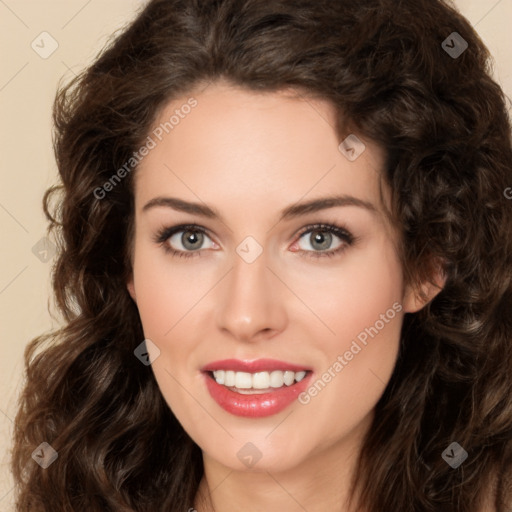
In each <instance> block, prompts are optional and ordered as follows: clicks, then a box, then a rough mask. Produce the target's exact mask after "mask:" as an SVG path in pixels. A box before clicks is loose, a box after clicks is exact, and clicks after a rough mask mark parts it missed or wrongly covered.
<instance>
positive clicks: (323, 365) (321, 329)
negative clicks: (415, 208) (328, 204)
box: [128, 82, 435, 512]
mask: <svg viewBox="0 0 512 512" xmlns="http://www.w3.org/2000/svg"><path fill="white" fill-rule="evenodd" d="M291 92H292V91H280V92H273V93H257V92H252V91H246V90H242V89H240V88H235V87H232V86H230V85H229V84H227V83H225V82H217V83H214V84H211V85H209V86H208V87H207V88H206V89H204V90H197V91H195V92H194V93H193V96H194V98H196V99H197V102H198V104H197V106H196V107H195V108H193V109H192V110H191V112H190V113H189V114H188V115H187V116H185V117H184V118H183V119H180V122H179V124H177V125H176V126H175V127H174V128H173V130H172V131H171V132H170V133H169V134H168V135H167V136H165V137H164V138H163V139H162V141H161V142H158V144H157V146H156V147H155V148H154V149H152V150H151V151H150V152H149V154H148V155H147V156H146V157H145V158H144V159H143V161H142V162H141V164H140V166H139V168H138V169H137V171H136V172H137V174H136V181H135V233H134V240H133V254H132V257H133V276H132V278H131V279H130V281H129V282H128V290H129V292H130V294H131V296H132V298H133V299H134V301H135V302H136V304H137V306H138V309H139V312H140V317H141V321H142V325H143V329H144V334H145V337H146V338H149V339H151V340H152V341H153V343H154V344H155V345H156V346H157V347H158V348H159V350H160V355H159V357H157V358H156V359H155V361H154V362H153V364H152V369H153V372H154V375H155V377H156V380H157V382H158V385H159V387H160V389H161V392H162V394H163V396H164V398H165V400H166V402H167V403H168V405H169V407H170V408H171V409H172V411H173V412H174V414H175V415H176V417H177V418H178V420H179V421H180V423H181V424H182V425H183V427H184V428H185V430H186V431H187V432H188V434H189V435H190V436H191V437H192V439H194V441H195V442H196V443H197V444H198V445H199V446H200V448H201V449H202V451H203V460H204V467H205V476H204V478H203V480H202V482H201V486H200V492H199V493H198V497H197V500H196V503H194V504H192V503H191V507H193V506H194V507H196V509H197V510H198V511H199V512H206V511H210V510H217V511H222V512H231V511H239V510H251V511H264V510H283V511H289V512H294V511H303V510H304V509H306V510H308V511H309V512H317V511H325V510H341V509H340V504H343V503H345V501H346V498H347V496H348V494H347V493H348V488H349V481H350V477H351V475H352V473H353V468H354V463H355V458H356V456H357V453H358V451H359V449H360V446H361V443H362V440H363V437H364V435H365V433H366V432H367V430H368V428H369V425H370V423H371V421H372V418H373V411H374V407H375V404H376V403H377V401H378V400H379V398H380V396H381V395H382V393H383V391H384V389H385V387H386V384H387V383H388V381H389V379H390V377H391V374H392V371H393V368H394V365H395V362H396V358H397V353H398V347H399V334H400V327H401V325H402V321H403V315H404V314H405V313H406V312H414V311H417V310H418V309H420V308H421V307H422V306H423V305H424V301H423V302H422V301H420V299H418V296H417V294H416V293H414V291H413V290H411V289H409V288H408V287H407V286H405V285H404V279H403V273H402V268H401V265H400V262H399V259H398V255H397V252H396V244H397V243H398V234H397V233H396V232H394V231H393V229H392V228H391V226H390V224H389V222H388V220H387V218H386V217H385V215H384V214H383V208H384V205H382V204H381V200H380V195H379V187H378V183H379V174H380V168H381V167H382V165H383V159H384V152H383V150H382V149H381V148H379V147H377V146H376V145H374V144H372V143H371V142H370V141H368V140H365V139H364V138H363V137H360V139H361V140H363V141H364V143H365V145H366V149H365V151H364V152H363V153H362V154H361V155H360V156H359V157H358V158H357V159H356V160H355V161H353V162H351V161H349V160H348V159H347V158H346V157H345V156H344V155H343V154H342V153H341V152H340V151H339V150H338V145H339V144H340V142H341V139H340V138H339V137H338V136H337V135H336V133H335V131H334V129H333V126H335V114H334V110H333V108H332V106H331V105H330V104H329V103H327V102H325V101H323V100H318V99H311V98H309V99H305V98H303V97H294V96H293V95H292V94H291ZM189 97H190V95H187V96H184V97H182V98H177V99H175V100H174V101H172V102H170V103H169V104H168V105H167V106H166V108H165V109H164V110H163V111H162V112H161V116H160V117H159V119H158V120H157V122H156V123H155V126H157V125H158V124H159V123H160V122H163V121H165V120H168V119H169V117H170V116H171V115H172V114H173V112H174V110H175V109H176V108H180V105H183V104H184V103H186V101H187V99H188V98H189ZM388 192H389V191H387V190H386V189H385V190H384V199H385V200H386V201H389V197H388V196H389V194H388ZM333 194H349V195H351V196H354V197H356V198H359V199H362V200H364V201H367V202H369V203H371V204H372V205H374V207H375V211H370V210H368V209H365V208H361V207H358V206H337V207H334V208H328V209H324V210H322V211H319V212H316V213H307V214H304V215H301V216H300V217H296V218H291V219H285V220H280V212H281V210H282V209H284V208H285V207H287V206H289V205H292V204H295V203H297V202H304V201H308V200H311V199H315V198H320V197H325V196H329V195H333ZM159 196H160V197H161V196H172V197H176V198H180V199H182V200H186V201H192V202H199V203H201V204H207V205H208V206H210V207H211V208H213V209H215V210H216V211H218V212H219V214H220V215H221V219H222V220H219V219H212V218H205V217H201V216H199V215H197V214H191V213H185V212H179V211H176V210H174V209H173V208H170V207H168V206H157V207H154V208H150V209H147V210H146V211H143V206H144V205H145V204H146V203H147V202H148V201H150V200H152V199H153V198H155V197H159ZM388 206H389V204H388ZM182 223H190V224H197V225H199V226H202V227H204V228H205V229H206V230H207V232H208V236H207V237H205V239H204V242H203V246H202V248H201V249H200V250H199V251H195V254H194V256H193V257H191V258H182V257H177V256H172V255H171V254H169V253H166V252H165V250H164V245H162V244H159V243H156V242H155V241H154V237H155V235H156V233H157V232H158V230H159V229H161V228H162V227H169V226H176V225H179V224H182ZM314 223H325V224H337V225H341V226H344V227H345V228H346V229H348V230H349V231H350V232H351V233H352V235H354V236H355V237H356V241H355V242H354V243H353V244H352V245H347V244H346V242H344V241H343V240H340V239H338V238H337V237H336V236H334V235H333V238H332V242H331V245H330V246H329V249H330V248H336V247H338V246H340V245H342V246H343V245H344V246H345V248H344V250H343V251H342V252H339V253H337V254H335V255H334V256H333V257H326V256H323V257H314V254H313V255H312V253H315V252H316V253H318V252H322V251H321V249H320V250H319V249H318V248H315V247H316V246H315V245H312V244H313V243H314V241H313V242H312V241H311V238H312V235H314V233H313V234H312V233H309V234H305V235H301V230H302V229H303V228H305V227H307V226H309V225H311V224H314ZM322 233H324V232H322ZM247 236H251V237H253V238H254V239H255V240H256V241H257V242H258V243H259V244H260V246H261V247H262V249H263V252H262V254H261V255H260V256H259V257H258V258H257V259H256V260H255V261H254V262H253V263H250V264H249V263H247V262H246V261H244V260H243V259H242V258H241V257H240V256H239V255H238V253H237V252H236V248H237V246H238V245H239V244H240V243H241V242H242V241H243V240H244V239H245V238H246V237H247ZM180 237H181V233H180V234H179V235H178V236H174V237H173V241H169V240H168V241H167V242H166V243H167V245H169V244H170V243H171V244H172V246H173V248H174V249H176V250H182V251H185V250H186V248H185V247H184V246H183V245H182V244H181V243H180ZM329 249H327V250H329ZM189 252H194V251H190V250H189ZM423 291H424V292H425V293H426V294H427V296H428V299H429V300H430V299H431V298H433V296H434V294H435V291H434V290H432V289H430V288H429V287H428V286H427V287H425V288H424V290H423ZM394 303H398V304H399V305H400V306H401V311H400V312H398V313H397V314H396V316H395V317H394V318H393V319H392V320H389V321H388V322H387V323H386V324H385V327H384V328H382V329H381V330H380V331H379V333H378V335H377V336H375V337H374V338H373V339H371V338H370V339H369V341H368V344H367V345H366V346H364V348H363V349H362V350H361V351H360V352H359V353H358V354H357V355H355V356H354V358H353V359H352V360H351V361H349V362H348V364H347V365H346V366H345V367H344V368H343V370H342V371H340V372H339V373H337V374H336V376H335V378H332V380H331V382H329V383H328V384H327V385H326V386H325V388H324V389H323V390H322V391H321V392H320V393H318V395H317V396H315V397H313V398H311V400H310V402H309V403H308V404H306V405H303V404H300V403H298V402H297V401H296V402H294V403H293V404H292V405H291V406H289V407H287V408H286V409H285V410H283V411H282V412H280V413H278V414H276V415H272V416H269V417H266V418H257V419H254V418H242V417H237V416H234V415H231V414H229V413H228V412H226V411H224V410H223V409H221V408H220V407H219V406H218V405H217V403H216V402H215V401H214V400H213V399H212V398H211V397H210V395H209V393H208V391H207V389H206V387H205V384H204V377H203V375H202V374H201V372H200V368H201V367H202V366H203V365H205V364H206V363H209V362H211V361H214V360H218V359H225V358H238V359H247V360H253V359H259V358H274V359H280V360H283V361H287V362H290V363H295V364H299V365H303V366H308V367H311V368H312V369H313V372H314V376H313V381H312V382H314V381H315V380H316V379H317V378H319V377H321V375H322V374H323V373H324V372H325V371H326V370H327V369H328V368H329V367H332V365H333V363H334V362H335V361H336V360H337V357H338V356H339V355H343V354H344V353H345V352H346V351H347V350H348V349H349V348H350V345H351V343H352V341H353V340H354V339H356V336H357V335H358V334H359V333H361V332H362V331H364V329H365V328H366V327H369V326H373V325H374V324H375V323H376V321H377V320H379V318H381V316H380V315H382V314H385V313H386V311H387V310H389V309H390V308H392V305H393V304H394ZM247 442H251V443H252V444H254V445H255V446H256V447H257V448H258V449H259V451H260V452H261V455H262V456H261V459H260V460H259V461H258V462H257V463H256V464H255V465H254V466H253V467H252V468H248V467H246V466H245V465H244V464H243V463H242V462H241V461H240V460H239V458H238V457H237V452H238V451H239V450H240V449H241V448H242V447H243V446H244V445H245V444H246V443H247ZM203 498H204V499H203ZM343 510H349V507H348V505H345V508H344V509H343Z"/></svg>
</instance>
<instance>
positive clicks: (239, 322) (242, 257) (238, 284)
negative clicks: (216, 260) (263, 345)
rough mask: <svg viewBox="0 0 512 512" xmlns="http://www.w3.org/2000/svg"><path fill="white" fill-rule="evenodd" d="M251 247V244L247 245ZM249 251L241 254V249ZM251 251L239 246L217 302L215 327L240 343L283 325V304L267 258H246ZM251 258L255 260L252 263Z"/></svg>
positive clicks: (265, 256) (264, 255)
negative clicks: (216, 322)
mask: <svg viewBox="0 0 512 512" xmlns="http://www.w3.org/2000/svg"><path fill="white" fill-rule="evenodd" d="M249 243H250V242H249ZM248 247H249V251H246V252H244V248H245V249H247V248H248ZM252 249H253V248H251V247H250V245H249V246H244V243H243V242H242V244H240V246H239V247H238V248H237V253H238V254H236V255H235V257H234V260H233V268H232V270H231V272H229V274H228V276H226V280H225V283H224V286H223V289H222V290H223V291H222V297H221V298H220V300H219V302H218V306H217V307H218V317H217V318H218V327H219V328H220V329H222V330H225V331H229V332H230V333H231V335H232V336H234V337H235V338H237V339H239V340H246V341H249V340H251V339H254V338H255V337H256V336H257V335H258V334H259V333H261V332H266V333H267V335H272V334H273V333H275V332H276V331H279V330H281V329H282V328H283V327H284V325H285V322H286V314H285V310H284V303H283V301H282V300H281V299H282V298H280V295H281V293H280V290H279V287H278V286H277V283H275V282H274V281H275V277H274V276H273V274H272V272H271V271H270V270H269V269H268V268H267V265H268V264H269V262H268V255H267V254H266V253H265V252H264V251H263V252H261V253H260V254H259V255H257V256H256V257H255V258H254V253H253V254H252V255H251V257H250V258H247V257H246V255H247V253H250V252H251V251H252ZM253 258H254V259H253Z"/></svg>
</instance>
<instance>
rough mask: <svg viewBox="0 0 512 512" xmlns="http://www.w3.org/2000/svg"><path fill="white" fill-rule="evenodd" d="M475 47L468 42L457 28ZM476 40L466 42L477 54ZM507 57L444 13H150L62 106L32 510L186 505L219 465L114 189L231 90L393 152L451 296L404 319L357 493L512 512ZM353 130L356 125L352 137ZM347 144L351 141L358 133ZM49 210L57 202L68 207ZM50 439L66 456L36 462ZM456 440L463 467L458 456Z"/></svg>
mask: <svg viewBox="0 0 512 512" xmlns="http://www.w3.org/2000/svg"><path fill="white" fill-rule="evenodd" d="M455 32H456V33H457V34H454V33H455ZM466 43H467V47H465V44H466ZM489 58H490V56H489V53H488V51H487V49H486V47H485V46H484V44H483V43H482V41H481V40H480V38H479V37H478V35H477V34H476V32H475V31H474V29H473V28H472V27H471V25H470V24H469V23H468V22H467V20H466V19H464V18H463V17H462V16H461V15H460V14H458V13H457V12H456V11H455V10H454V9H453V8H452V7H451V6H449V5H448V4H446V3H445V2H443V1H441V0H414V1H407V2H398V1H391V0H361V1H356V2H354V1H348V0H347V1H345V0H297V1H294V2H290V1H287V0H153V1H150V2H149V3H148V5H147V6H146V7H145V8H144V9H143V10H142V11H141V12H140V13H139V15H138V16H137V18H136V19H135V21H134V22H133V23H131V24H130V26H128V27H127V28H126V29H125V30H124V31H122V33H121V34H119V35H117V36H116V37H115V38H114V39H113V40H112V41H111V43H109V45H108V46H107V47H106V48H105V49H104V50H103V51H102V53H101V54H100V55H99V56H98V58H97V60H96V61H95V62H94V64H93V65H92V66H90V67H89V68H88V69H87V70H85V71H84V72H83V73H82V74H80V75H79V76H78V77H77V78H75V79H73V80H72V81H71V82H70V83H68V84H67V85H65V86H63V87H61V88H60V90H59V92H58V94H57V97H56V100H55V105H54V124H55V136H54V146H55V155H56V160H57V164H58V169H59V172H60V177H61V183H60V184H59V185H57V186H54V187H52V188H50V189H49V190H48V191H47V192H46V194H45V197H44V210H45V213H46V215H47V217H48V219H49V221H50V227H49V231H50V232H51V233H53V235H54V236H55V241H56V243H57V244H58V247H59V254H58V258H57V260H56V263H55V266H54V268H53V288H54V292H55V298H56V305H57V307H58V310H59V311H60V312H61V313H62V317H63V319H64V326H63V327H62V328H60V329H58V330H56V331H54V332H51V333H47V334H45V335H42V336H40V337H38V338H36V339H35V340H33V341H32V342H31V344H30V345H29V346H28V348H27V350H26V356H25V357H26V384H25V388H24V390H23V393H22V395H21V397H20V405H19V411H18V414H17V417H16V422H15V433H14V450H13V459H12V468H13V473H14V476H15V479H16V482H17V491H18V493H17V510H18V511H23V512H25V511H52V512H55V511H59V512H60V511H84V510H87V511H91V512H94V511H98V512H99V511H101V512H105V511H116V512H119V511H126V512H134V511H138V512H142V511H147V512H150V511H151V512H155V511H157V510H158V511H184V510H188V509H189V508H190V507H192V506H193V503H194V497H195V495H196V492H197V488H198V484H199V481H200V479H201V476H202V472H203V466H202V458H201V450H200V449H199V447H198V446H197V445H196V444H195V443H194V442H193V441H192V440H191V439H190V437H189V436H188V435H187V433H186V432H185V431H184V430H183V428H182V427H181V425H180V424H179V423H178V421H177V420H176V418H175V417H174V415H173V414H172V412H171V411H170V410H169V407H168V406H167V405H166V403H165V402H164V400H163V398H162V395H161V393H160V391H159V389H158V385H157V383H156V381H155V378H154V377H153V374H152V371H151V368H150V367H147V366H144V365H142V364H141V363H140V362H139V361H138V360H137V359H136V357H135V356H134V354H133V351H134V349H135V347H137V346H138V345H139V344H140V343H141V341H142V340H143V338H144V336H143V332H142V327H141V323H140V319H139V315H138V311H137V308H136V306H135V304H134V302H133V301H132V300H131V298H130V296H129V294H128V291H127V289H126V282H127V279H128V277H129V275H130V272H131V265H130V244H131V238H132V227H133V216H134V211H133V176H134V174H135V172H136V167H134V169H133V170H132V171H131V172H127V173H126V176H125V177H124V178H123V179H122V180H120V181H119V183H117V182H116V184H115V186H113V187H110V188H111V190H109V192H108V194H106V195H105V197H102V198H99V194H98V193H96V194H95V191H97V190H98V188H101V187H103V186H104V184H105V183H106V182H108V181H109V179H110V178H111V177H112V175H113V173H115V171H116V170H117V169H119V168H121V167H122V166H123V165H124V164H125V163H126V162H127V161H129V159H130V158H131V157H133V153H134V152H135V151H137V149H138V148H140V146H141V144H142V143H143V141H144V140H145V139H146V138H147V136H148V132H149V130H150V127H151V126H152V123H153V122H154V121H155V119H156V118H157V115H158V112H159V111H160V110H161V109H162V108H163V106H165V105H166V104H167V102H168V101H169V100H171V99H173V98H175V97H177V96H179V95H181V94H185V93H187V92H188V91H191V90H193V88H194V87H195V86H196V85H197V84H199V83H201V82H205V81H206V82H208V81H215V80H218V79H220V78H223V79H227V80H228V81H230V82H232V83H233V84H236V85H238V86H241V87H245V88H247V89H248V90H253V91H255V90H257V91H278V90H280V89H283V88H290V87H292V88H297V90H301V91H307V92H308V94H312V95H316V96H318V97H321V98H323V99H326V100H328V101H330V102H332V104H333V105H334V106H335V107H336V109H337V112H339V118H340V126H341V119H343V120H344V121H346V122H350V124H351V126H353V127H354V129H355V130H357V133H359V134H361V135H362V136H363V137H367V138H369V139H371V140H373V141H375V142H377V143H378V144H379V145H381V146H382V147H383V148H384V149H385V151H386V153H387V162H386V168H385V169H384V170H383V179H384V180H385V181H386V182H387V183H388V185H389V186H390V188H391V192H392V205H393V216H394V217H395V218H396V221H397V223H398V225H399V226H400V229H401V233H402V243H401V247H400V256H401V258H402V261H403V267H404V272H405V274H406V276H407V279H408V281H409V282H411V283H421V282H425V281H426V280H428V279H429V276H431V275H432V271H433V268H434V263H433V262H442V265H443V268H444V270H443V271H444V272H445V275H446V276H447V279H446V284H445V286H444V289H443V290H442V291H441V292H440V293H439V295H437V296H436V298H435V299H434V300H433V301H431V302H430V303H429V304H428V305H427V306H426V307H424V308H423V309H422V310H421V311H420V312H418V313H416V314H408V315H406V316H405V318H404V324H403V329H402V333H401V347H400V354H399V357H398V361H397V364H396V368H395V371H394V373H393V376H392V378H391V381H390V382H389V384H388V386H387V388H386V390H385V392H384V394H383V396H382V397H381V399H380V401H379V402H378V404H377V406H376V415H375V418H376V419H375V422H374V424H373V425H372V428H371V430H370V432H369V434H368V436H367V438H366V439H365V442H364V446H363V449H362V452H361V456H360V460H359V465H358V468H357V473H356V478H355V480H354V483H355V484H357V485H355V486H354V489H356V488H357V489H358V492H357V496H358V498H357V499H358V502H359V504H360V505H361V507H364V508H366V510H368V511H370V512H383V511H386V512H391V511H401V512H404V511H411V512H412V511H414V512H422V511H425V512H427V511H436V512H440V511H446V512H448V511H449V512H477V511H479V510H480V509H481V508H482V506H483V503H484V499H485V497H486V496H490V497H491V502H492V507H493V508H495V509H496V510H497V511H498V512H505V511H506V510H509V509H507V504H508V505H509V506H510V503H511V501H512V384H511V378H512V377H511V376H512V334H511V333H512V315H511V311H512V284H511V277H512V200H510V199H507V197H510V195H507V193H506V191H507V190H510V192H511V194H512V190H511V189H510V188H509V187H511V186H512V147H511V129H510V120H509V118H508V115H507V110H506V103H505V96H504V94H503V92H502V90H501V89H500V87H499V86H498V85H497V84H496V83H495V81H493V80H492V78H491V77H490V71H489V62H490V61H489ZM338 128H339V127H338ZM340 134H341V130H340ZM52 198H53V199H52ZM42 442H47V443H49V444H50V445H51V447H52V448H53V449H55V450H56V451H57V452H58V459H57V460H56V461H55V462H54V463H53V464H52V465H50V466H49V467H47V468H46V469H43V468H42V467H40V466H39V465H38V464H36V463H35V462H34V460H33V459H32V457H31V454H32V452H33V451H34V449H35V448H36V447H37V446H39V445H40V443H42ZM452 442H457V443H458V444H459V445H460V446H462V447H463V448H464V449H465V450H466V451H467V452H468V458H467V460H466V461H464V463H463V464H462V465H460V466H459V467H458V468H455V469H454V468H452V467H450V465H448V464H447V463H446V462H445V460H443V457H442V454H443V452H444V451H445V450H446V449H447V447H449V446H450V445H451V443H452Z"/></svg>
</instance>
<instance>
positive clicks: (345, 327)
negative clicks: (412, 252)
mask: <svg viewBox="0 0 512 512" xmlns="http://www.w3.org/2000/svg"><path fill="white" fill-rule="evenodd" d="M315 272H316V275H315ZM315 272H310V273H306V272H303V273H302V274H299V273H297V274H296V275H295V276H294V277H293V279H294V280H295V281H296V282H297V283H299V285H298V287H297V288H296V290H297V295H298V296H299V297H303V298H304V301H305V302H306V303H307V304H308V306H310V308H311V310H312V311H313V312H314V313H315V315H316V316H317V318H318V319H319V320H321V322H322V323H323V324H324V327H322V325H321V323H315V327H316V329H317V331H318V332H319V333H321V334H322V340H325V343H327V345H325V344H324V347H325V348H326V349H327V351H328V352H329V353H332V352H333V351H337V350H340V349H341V348H343V347H344V345H346V344H347V342H348V343H349V344H350V340H352V339H354V338H355V337H356V336H357V335H358V334H359V333H360V332H362V331H364V329H365V328H368V327H370V326H373V325H374V324H375V323H376V322H377V321H379V320H380V319H381V315H386V312H388V311H389V310H390V309H391V311H389V315H387V318H386V319H388V318H389V319H390V320H393V319H395V317H396V316H397V315H396V313H397V311H396V309H401V308H397V307H395V309H393V304H395V303H398V304H400V303H401V300H402V271H401V266H400V263H399V261H398V259H397V257H396V255H395V252H394V250H393V248H392V247H391V246H390V244H389V243H387V241H386V240H385V239H384V238H383V239H382V241H381V243H375V244H373V245H372V248H371V250H370V248H369V249H368V250H364V251H358V252H356V251H353V252H352V253H350V254H349V253H348V252H347V256H346V258H345V259H342V261H341V263H340V265H339V266H338V267H335V268H334V267H331V268H330V269H327V268H322V269H319V270H317V271H315ZM311 275H315V279H314V282H313V281H312V277H311ZM396 320H398V322H397V321H394V322H393V321H390V322H386V329H384V330H387V331H388V332H389V331H390V329H388V328H387V327H388V326H389V325H391V324H393V323H395V324H397V323H400V322H399V320H400V319H396ZM378 326H379V327H380V326H381V322H380V321H379V324H378ZM398 327H399V326H398ZM329 331H330V333H329ZM395 331H396V329H395ZM329 334H330V335H329Z"/></svg>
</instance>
